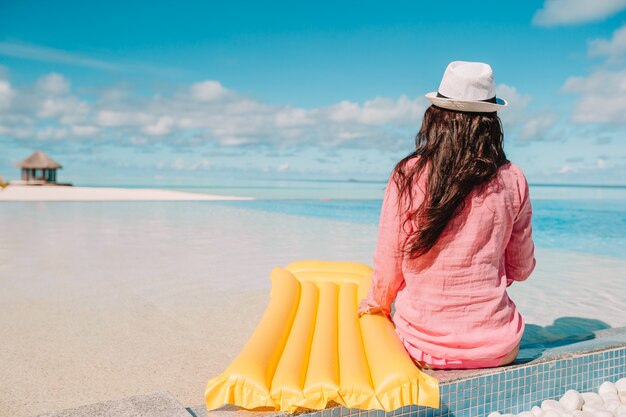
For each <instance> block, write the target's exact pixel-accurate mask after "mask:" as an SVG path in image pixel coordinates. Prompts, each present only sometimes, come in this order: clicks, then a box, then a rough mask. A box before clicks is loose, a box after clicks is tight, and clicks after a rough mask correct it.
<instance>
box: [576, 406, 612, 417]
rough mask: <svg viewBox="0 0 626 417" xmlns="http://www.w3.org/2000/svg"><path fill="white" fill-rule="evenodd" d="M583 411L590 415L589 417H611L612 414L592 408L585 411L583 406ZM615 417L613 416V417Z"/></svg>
mask: <svg viewBox="0 0 626 417" xmlns="http://www.w3.org/2000/svg"><path fill="white" fill-rule="evenodd" d="M583 411H584V412H587V413H591V415H593V417H611V416H613V413H611V412H610V411H608V410H601V409H599V408H593V407H589V408H587V409H586V410H585V407H584V406H583ZM613 417H615V416H613Z"/></svg>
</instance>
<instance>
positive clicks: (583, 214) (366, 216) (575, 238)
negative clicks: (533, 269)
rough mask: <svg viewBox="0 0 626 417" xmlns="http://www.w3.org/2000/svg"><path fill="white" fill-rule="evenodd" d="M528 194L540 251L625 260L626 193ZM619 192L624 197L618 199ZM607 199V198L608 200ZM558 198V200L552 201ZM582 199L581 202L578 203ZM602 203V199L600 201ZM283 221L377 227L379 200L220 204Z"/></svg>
mask: <svg viewBox="0 0 626 417" xmlns="http://www.w3.org/2000/svg"><path fill="white" fill-rule="evenodd" d="M563 188H564V187H553V188H550V187H542V188H540V189H539V190H535V189H533V190H531V194H538V195H539V198H536V199H533V202H532V205H533V221H532V224H533V238H534V240H535V244H536V245H537V246H539V247H545V248H554V249H562V250H570V251H576V252H580V253H585V254H594V255H605V256H612V257H617V258H622V259H626V190H625V191H622V190H621V189H615V190H611V189H610V190H608V192H607V190H606V189H599V190H595V189H593V188H592V187H585V189H582V190H579V189H573V190H572V189H566V190H563ZM622 192H624V196H622V195H621V194H620V193H622ZM606 194H609V196H608V197H607V196H606ZM554 195H557V196H559V197H560V198H554V197H553V196H554ZM581 197H582V198H581ZM601 197H604V198H601ZM224 204H227V205H231V206H234V207H241V208H246V209H252V210H263V211H268V212H274V213H282V214H287V215H295V216H304V217H317V218H325V219H335V220H341V221H346V222H351V223H359V224H370V225H376V224H377V223H378V217H379V216H380V207H381V200H380V199H372V200H359V199H338V200H334V199H311V200H302V199H285V200H276V199H263V200H253V201H234V202H228V203H224Z"/></svg>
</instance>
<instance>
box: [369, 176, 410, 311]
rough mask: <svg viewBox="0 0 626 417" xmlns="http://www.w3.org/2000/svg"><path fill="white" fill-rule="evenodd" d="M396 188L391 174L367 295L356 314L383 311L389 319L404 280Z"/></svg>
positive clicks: (400, 221)
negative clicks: (392, 304)
mask: <svg viewBox="0 0 626 417" xmlns="http://www.w3.org/2000/svg"><path fill="white" fill-rule="evenodd" d="M398 204H399V203H398V188H397V186H396V184H395V181H394V175H392V176H391V178H390V179H389V182H388V183H387V188H386V189H385V197H384V199H383V205H382V208H381V211H380V221H379V224H378V241H377V244H376V251H375V252H374V271H373V273H372V284H371V286H370V290H369V293H368V295H367V298H365V299H363V300H361V302H360V304H359V315H362V314H366V313H369V314H374V313H380V312H382V313H383V314H384V315H385V316H387V317H388V318H390V315H391V303H392V302H393V301H394V300H395V298H396V295H397V294H398V290H399V289H400V288H401V286H402V284H403V283H404V276H403V274H402V259H403V253H402V247H403V246H404V243H405V240H406V233H405V232H404V230H403V225H402V219H401V218H400V215H399V212H398Z"/></svg>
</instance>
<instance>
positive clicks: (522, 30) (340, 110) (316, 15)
mask: <svg viewBox="0 0 626 417" xmlns="http://www.w3.org/2000/svg"><path fill="white" fill-rule="evenodd" d="M128 3H131V4H128ZM453 60H468V61H483V62H488V63H489V64H491V66H492V67H493V69H494V72H495V77H496V82H497V91H498V95H499V96H502V97H504V98H506V99H507V100H509V102H510V103H511V105H510V108H509V109H507V110H504V111H501V112H500V116H501V118H502V120H503V123H504V127H505V141H506V150H507V153H508V156H509V159H511V160H512V161H514V162H516V163H517V164H518V165H520V166H521V167H522V168H523V169H524V171H525V172H526V175H527V177H528V178H529V180H530V181H531V182H535V183H593V184H626V0H595V1H593V2H591V1H585V0H541V1H524V2H501V1H500V2H498V1H481V2H467V1H448V2H393V4H391V5H389V4H383V3H382V2H363V1H360V2H341V3H340V4H337V2H327V1H318V2H308V3H306V4H302V3H298V4H297V5H296V4H295V3H293V2H271V3H270V2H263V3H262V2H240V1H232V2H206V1H202V2H201V1H197V2H189V1H178V2H171V1H167V2H165V1H162V2H147V1H145V2H144V1H135V2H121V1H107V2H79V1H57V2H45V1H3V2H1V3H0V146H1V148H2V150H3V151H2V152H1V153H0V175H2V176H4V177H5V178H15V177H16V176H17V175H18V172H17V169H16V168H15V167H14V165H15V163H17V162H18V161H19V160H21V159H22V158H24V157H25V156H27V155H28V154H29V153H30V152H32V151H33V150H35V149H43V150H44V151H46V152H48V153H50V155H52V156H53V157H54V158H56V159H57V160H59V161H60V162H61V163H62V164H64V169H63V170H62V171H61V172H60V174H59V177H60V179H61V180H68V181H73V182H74V183H76V184H155V185H156V184H165V185H168V184H180V183H190V182H191V183H195V184H205V183H207V184H208V183H217V182H219V181H222V180H224V179H230V178H241V179H255V178H334V179H347V178H356V179H364V180H372V179H380V180H384V179H386V178H387V175H388V174H389V172H390V170H391V168H392V166H393V164H394V163H395V161H397V160H398V159H399V158H401V157H402V156H404V155H405V154H407V153H408V152H410V151H411V150H412V148H413V143H414V136H415V133H416V132H417V129H418V128H419V125H420V123H421V117H422V115H423V112H424V110H425V109H426V107H427V106H428V104H427V101H426V100H425V99H424V97H423V95H424V94H425V93H426V92H429V91H433V90H436V89H437V87H438V85H439V81H440V79H441V75H442V74H443V71H444V69H445V67H446V65H447V64H448V63H449V62H450V61H453Z"/></svg>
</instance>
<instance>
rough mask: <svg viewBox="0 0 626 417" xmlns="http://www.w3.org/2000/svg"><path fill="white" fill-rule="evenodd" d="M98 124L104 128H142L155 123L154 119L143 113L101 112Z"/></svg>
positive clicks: (97, 117)
mask: <svg viewBox="0 0 626 417" xmlns="http://www.w3.org/2000/svg"><path fill="white" fill-rule="evenodd" d="M96 120H97V123H98V124H99V125H100V126H102V127H122V126H142V125H148V124H150V123H153V122H154V117H153V116H152V115H150V114H148V113H142V112H127V111H126V112H124V111H116V110H106V109H105V110H101V111H99V112H98V114H97V116H96Z"/></svg>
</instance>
